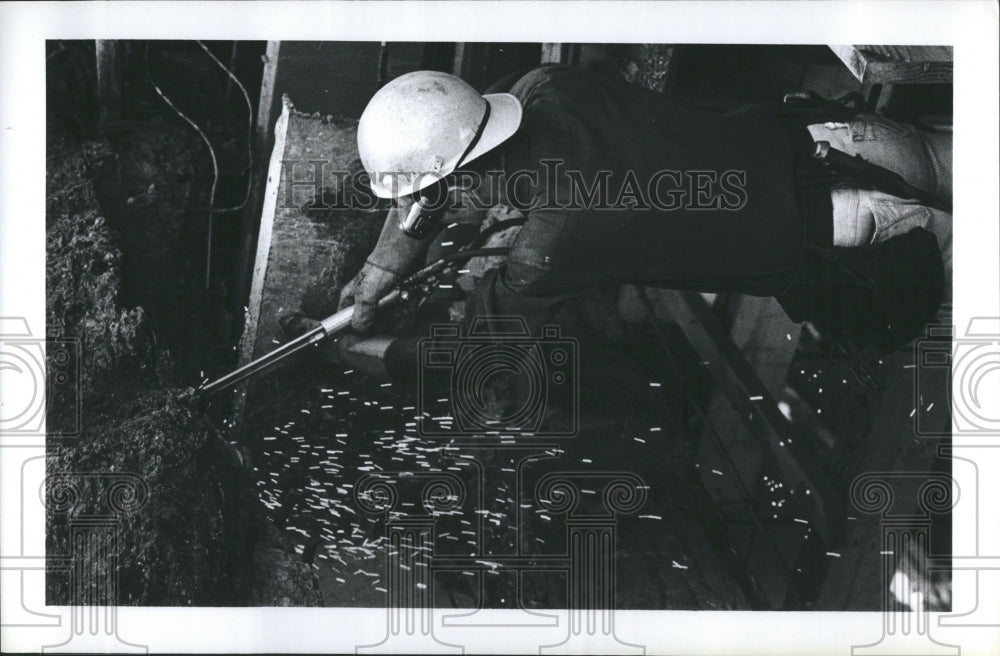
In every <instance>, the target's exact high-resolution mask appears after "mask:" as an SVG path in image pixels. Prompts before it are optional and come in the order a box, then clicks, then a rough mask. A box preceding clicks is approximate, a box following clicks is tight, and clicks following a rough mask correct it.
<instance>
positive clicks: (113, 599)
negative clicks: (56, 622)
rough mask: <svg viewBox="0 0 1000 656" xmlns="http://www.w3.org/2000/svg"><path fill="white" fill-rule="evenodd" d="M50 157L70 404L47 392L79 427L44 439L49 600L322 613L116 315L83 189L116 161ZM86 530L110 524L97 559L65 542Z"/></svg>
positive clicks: (165, 371)
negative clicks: (73, 358) (70, 359)
mask: <svg viewBox="0 0 1000 656" xmlns="http://www.w3.org/2000/svg"><path fill="white" fill-rule="evenodd" d="M47 149H48V150H47V156H48V166H47V170H48V180H47V199H46V245H47V258H46V276H47V278H46V282H47V289H46V297H47V298H46V300H47V320H48V324H49V326H50V327H52V326H61V328H62V333H63V335H64V336H66V337H68V338H72V339H77V340H79V343H80V349H79V353H80V359H81V363H80V364H81V367H80V377H79V379H78V380H77V381H76V385H75V387H74V390H75V394H76V396H73V395H71V394H69V393H68V392H67V393H66V394H63V395H62V396H60V395H59V394H58V393H57V394H55V395H52V394H50V406H49V419H50V425H51V424H52V423H54V421H58V420H59V416H60V415H63V414H67V413H71V412H72V410H73V408H72V407H70V406H71V405H72V403H74V402H78V403H79V407H80V410H81V422H80V426H81V430H80V432H79V434H78V435H75V436H71V437H66V438H63V439H61V440H55V439H51V437H50V440H49V459H48V475H49V479H48V480H49V484H48V486H47V494H48V506H47V507H48V513H49V517H48V531H47V548H48V553H49V555H50V557H53V558H55V559H56V560H54V561H53V562H58V557H59V556H67V557H68V558H67V559H66V560H65V561H63V562H64V563H68V565H66V566H65V567H63V568H54V569H53V570H52V571H51V572H50V574H49V576H48V577H47V593H48V600H49V603H68V602H80V601H82V600H84V599H87V600H90V601H92V602H96V603H101V602H104V603H108V602H110V603H116V604H136V605H193V606H198V605H245V604H260V605H319V604H320V603H321V602H322V600H321V597H320V594H319V587H318V584H317V583H316V579H315V576H313V574H312V572H311V570H310V568H309V567H308V565H305V564H304V563H302V562H301V561H300V560H299V559H297V558H296V557H295V556H294V554H292V553H291V549H290V548H289V546H288V545H286V544H285V542H284V540H283V538H282V537H281V536H280V534H279V533H278V532H277V531H276V530H275V529H274V528H273V527H271V526H270V525H269V522H268V519H267V517H266V515H265V513H264V509H263V508H262V506H261V505H260V502H259V501H258V499H257V498H256V495H255V494H254V491H253V483H252V479H251V478H250V475H249V473H248V471H247V470H246V468H245V467H244V465H243V464H242V462H241V460H240V457H239V455H238V454H237V452H236V451H235V450H234V449H232V447H230V445H229V444H228V443H226V442H225V441H224V440H222V439H221V438H220V437H219V436H218V435H217V434H215V433H214V432H213V431H212V430H211V429H210V428H209V427H208V426H206V425H204V424H203V423H202V422H200V421H198V419H197V417H196V416H194V415H191V414H190V413H189V412H188V411H187V410H186V409H185V408H184V407H183V406H182V405H181V404H179V403H178V402H177V400H176V398H175V395H176V394H177V393H178V391H179V390H178V389H177V388H176V387H172V386H171V385H170V384H169V383H168V382H165V381H169V380H170V378H171V376H172V374H173V365H172V362H171V359H170V356H169V354H167V352H166V351H165V350H164V349H163V348H162V345H158V344H157V341H156V339H155V338H154V336H153V333H152V331H151V330H150V329H149V323H148V320H147V316H146V313H145V312H144V311H143V309H142V308H141V307H134V308H127V307H123V301H122V299H121V290H122V252H121V250H119V247H118V244H117V235H116V233H115V232H114V231H113V230H112V229H111V228H110V227H109V225H108V223H107V222H106V221H105V218H104V216H103V214H102V211H101V209H100V207H99V204H98V202H97V196H96V194H95V192H94V184H93V180H94V179H95V178H97V177H98V176H100V175H101V171H102V170H103V171H106V170H107V169H106V167H108V166H114V165H115V157H116V154H115V153H114V152H113V151H112V150H111V149H110V148H109V147H108V146H107V145H105V144H100V143H90V144H84V145H82V146H81V145H79V144H76V143H74V142H73V141H71V140H69V139H67V138H62V137H60V136H58V135H50V137H49V141H48V146H47ZM74 399H75V401H74ZM88 521H89V522H93V521H98V522H101V521H103V522H105V523H106V524H108V525H110V526H112V527H113V533H114V539H113V541H110V542H107V543H102V545H103V546H102V547H101V548H103V549H105V550H104V552H103V553H98V552H95V551H93V549H94V548H95V547H94V546H93V545H91V546H89V547H87V546H84V547H81V546H80V545H79V544H78V543H77V542H76V541H75V540H73V541H72V542H71V539H70V538H71V536H72V535H76V534H77V532H79V531H80V530H84V529H85V528H86V526H87V522H88ZM86 530H90V529H86ZM71 544H72V545H74V546H73V548H71ZM74 552H75V556H76V557H75V558H74V557H73V556H74ZM81 556H82V558H81ZM74 572H75V573H74ZM112 575H113V578H109V577H111V576H112ZM108 580H115V581H116V584H115V585H114V586H112V587H110V588H100V587H99V586H100V585H101V582H103V581H108ZM80 595H90V596H89V597H81V596H80ZM94 595H96V596H94Z"/></svg>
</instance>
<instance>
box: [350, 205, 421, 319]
mask: <svg viewBox="0 0 1000 656" xmlns="http://www.w3.org/2000/svg"><path fill="white" fill-rule="evenodd" d="M412 204H413V203H412V200H410V199H400V200H398V201H396V205H395V206H394V207H393V208H392V209H391V210H389V213H388V216H387V217H386V220H385V225H384V226H382V233H381V234H380V235H379V238H378V243H377V244H376V245H375V248H374V250H372V252H371V255H369V256H368V259H367V260H366V261H365V264H364V266H363V267H362V268H361V271H359V272H358V275H356V276H355V277H354V279H353V280H351V281H350V282H349V283H347V284H346V285H345V286H344V288H343V290H341V292H340V306H339V309H343V308H344V307H346V306H348V305H352V304H353V305H354V308H355V309H354V317H353V319H352V320H351V327H352V328H354V330H356V331H358V332H362V333H363V332H365V331H367V330H368V329H369V328H370V327H371V324H372V321H374V319H375V308H376V306H377V304H378V301H379V299H380V298H382V296H384V295H385V294H386V293H388V292H389V291H390V290H392V288H393V287H395V286H396V285H397V284H398V283H399V282H400V281H401V280H402V279H403V278H404V277H406V275H408V274H409V273H410V272H411V271H412V269H413V268H414V267H415V266H416V265H417V263H419V262H423V260H424V255H425V254H426V253H427V248H428V247H429V246H430V243H431V241H432V240H433V239H434V233H431V234H430V235H428V236H427V237H425V238H423V239H414V238H413V237H409V236H407V235H405V234H403V232H402V231H401V230H400V229H399V222H400V219H401V218H403V217H405V216H406V214H407V212H409V210H410V206H411V205H412Z"/></svg>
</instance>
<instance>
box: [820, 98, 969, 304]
mask: <svg viewBox="0 0 1000 656" xmlns="http://www.w3.org/2000/svg"><path fill="white" fill-rule="evenodd" d="M809 133H810V135H811V136H812V138H813V139H814V140H815V141H828V142H830V145H831V146H832V147H834V148H836V149H838V150H841V151H843V152H845V153H847V154H849V155H860V156H861V157H863V158H864V159H865V160H867V161H869V162H871V163H873V164H877V165H879V166H883V167H885V168H887V169H890V170H892V171H895V172H896V173H898V174H900V175H901V176H903V178H905V179H906V181H907V182H909V183H910V184H913V185H915V186H917V187H920V188H922V189H925V190H927V191H930V192H931V193H933V194H935V195H937V196H939V197H941V198H942V199H944V200H946V201H950V200H951V197H952V182H951V178H952V166H951V162H952V158H951V148H952V138H951V133H949V132H940V133H939V132H927V131H924V130H919V129H917V128H915V127H913V126H911V125H906V124H903V123H898V122H896V121H892V120H890V119H887V118H885V117H882V116H875V115H860V116H858V117H857V118H856V119H855V120H853V121H851V122H850V123H823V124H816V125H810V126H809ZM831 200H832V204H833V243H834V245H835V246H864V245H867V244H871V243H874V242H878V241H884V240H886V239H889V238H890V237H893V236H895V235H898V234H902V233H904V232H906V231H908V230H912V229H913V228H917V227H920V228H926V229H927V230H929V231H930V232H932V233H933V234H934V236H935V237H937V240H938V246H939V247H940V248H941V256H942V259H943V260H944V267H945V280H946V297H950V292H951V264H952V262H951V250H952V249H951V242H952V234H951V232H952V216H951V213H949V212H943V211H941V210H937V209H933V208H930V207H926V206H922V205H919V204H917V203H916V202H914V201H910V200H906V199H901V198H897V197H896V196H892V195H889V194H885V193H882V192H878V191H867V190H861V189H834V190H833V191H832V192H831Z"/></svg>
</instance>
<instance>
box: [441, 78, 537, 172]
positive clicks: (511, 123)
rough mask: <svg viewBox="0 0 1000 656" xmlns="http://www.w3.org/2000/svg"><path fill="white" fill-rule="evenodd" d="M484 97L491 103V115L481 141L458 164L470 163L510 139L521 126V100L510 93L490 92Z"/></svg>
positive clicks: (480, 138)
mask: <svg viewBox="0 0 1000 656" xmlns="http://www.w3.org/2000/svg"><path fill="white" fill-rule="evenodd" d="M483 98H485V99H486V102H488V103H489V104H490V116H489V119H487V121H486V127H485V128H484V129H483V134H482V136H480V137H479V141H478V142H476V145H475V146H473V147H472V150H470V151H469V152H468V154H466V156H465V157H464V158H463V159H462V161H460V162H459V163H458V164H457V166H462V165H464V164H468V163H469V162H471V161H472V160H474V159H476V158H477V157H479V156H480V155H485V154H486V153H488V152H489V151H491V150H493V149H494V148H496V147H497V146H499V145H500V144H502V143H503V142H505V141H507V140H508V139H510V138H511V137H512V136H513V135H514V133H515V132H517V129H518V128H519V127H521V114H522V110H521V101H520V100H518V99H517V98H516V97H515V96H512V95H511V94H509V93H490V94H487V95H485V96H483Z"/></svg>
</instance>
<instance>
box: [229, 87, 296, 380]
mask: <svg viewBox="0 0 1000 656" xmlns="http://www.w3.org/2000/svg"><path fill="white" fill-rule="evenodd" d="M291 111H292V104H291V102H290V101H289V100H288V98H287V97H285V98H282V103H281V115H280V116H279V117H278V121H277V122H276V123H275V125H274V150H273V151H271V160H270V163H269V164H268V167H267V186H266V188H265V190H264V206H263V208H262V210H261V215H260V229H259V231H258V234H257V256H256V257H255V258H254V266H253V278H252V283H251V286H250V299H249V301H248V302H247V312H246V319H245V324H244V328H243V335H242V337H241V338H240V364H244V363H246V362H249V361H250V360H252V359H253V353H254V345H255V343H256V340H257V327H258V325H259V324H260V309H261V302H262V299H263V294H264V279H265V278H266V276H267V265H268V256H269V255H270V253H271V231H272V229H273V227H274V215H275V212H276V211H277V205H278V187H279V185H280V183H281V165H282V159H283V158H284V154H285V138H286V136H287V133H288V117H289V114H290V112H291Z"/></svg>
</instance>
